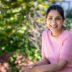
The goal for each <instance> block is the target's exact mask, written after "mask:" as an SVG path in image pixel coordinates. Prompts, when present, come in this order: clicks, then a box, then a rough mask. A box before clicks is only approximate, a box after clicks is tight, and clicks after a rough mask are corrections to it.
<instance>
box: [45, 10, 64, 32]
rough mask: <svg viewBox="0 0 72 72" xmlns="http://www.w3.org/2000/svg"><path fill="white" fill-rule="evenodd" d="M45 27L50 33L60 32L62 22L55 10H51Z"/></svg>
mask: <svg viewBox="0 0 72 72" xmlns="http://www.w3.org/2000/svg"><path fill="white" fill-rule="evenodd" d="M46 23H47V27H48V29H49V30H50V31H51V32H58V31H61V30H62V26H63V23H64V20H63V18H62V16H61V15H60V14H59V12H58V11H57V10H51V11H50V12H49V13H48V16H47V19H46Z"/></svg>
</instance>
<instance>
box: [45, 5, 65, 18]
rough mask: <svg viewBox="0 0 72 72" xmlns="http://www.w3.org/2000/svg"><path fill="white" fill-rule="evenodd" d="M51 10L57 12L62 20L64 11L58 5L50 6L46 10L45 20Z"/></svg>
mask: <svg viewBox="0 0 72 72" xmlns="http://www.w3.org/2000/svg"><path fill="white" fill-rule="evenodd" d="M51 10H57V11H58V12H59V14H60V15H61V17H62V19H64V18H65V17H64V10H63V8H62V7H61V6H60V5H51V6H50V7H49V8H48V9H47V12H46V18H47V15H48V13H49V12H50V11H51Z"/></svg>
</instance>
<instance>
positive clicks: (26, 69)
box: [20, 65, 33, 72]
mask: <svg viewBox="0 0 72 72" xmlns="http://www.w3.org/2000/svg"><path fill="white" fill-rule="evenodd" d="M32 68H33V65H26V66H23V67H22V68H21V70H20V72H31V70H32Z"/></svg>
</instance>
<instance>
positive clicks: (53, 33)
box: [51, 29, 64, 37]
mask: <svg viewBox="0 0 72 72" xmlns="http://www.w3.org/2000/svg"><path fill="white" fill-rule="evenodd" d="M63 31H64V29H62V30H60V31H56V32H51V35H52V36H53V37H56V36H59V35H60V34H61V33H62V32H63Z"/></svg>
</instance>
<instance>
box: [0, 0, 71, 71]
mask: <svg viewBox="0 0 72 72" xmlns="http://www.w3.org/2000/svg"><path fill="white" fill-rule="evenodd" d="M52 4H58V5H61V6H62V7H63V8H64V11H65V17H66V22H65V26H66V28H67V29H68V30H72V0H0V68H1V72H20V68H21V65H22V64H31V63H34V62H36V61H38V60H40V59H41V34H42V31H43V30H44V29H46V28H47V27H46V24H45V13H46V10H47V8H48V7H49V6H50V5H52Z"/></svg>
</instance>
